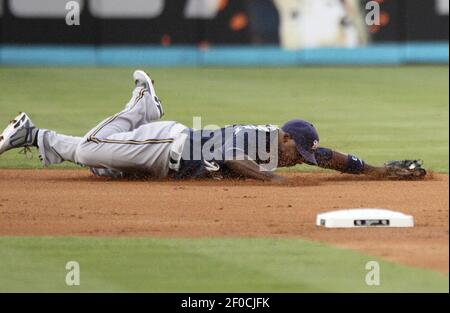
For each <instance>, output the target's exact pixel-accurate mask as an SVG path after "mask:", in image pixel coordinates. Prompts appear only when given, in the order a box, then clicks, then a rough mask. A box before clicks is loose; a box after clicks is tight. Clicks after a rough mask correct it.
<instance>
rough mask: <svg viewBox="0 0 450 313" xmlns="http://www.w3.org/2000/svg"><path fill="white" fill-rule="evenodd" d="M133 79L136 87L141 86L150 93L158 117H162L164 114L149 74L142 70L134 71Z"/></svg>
mask: <svg viewBox="0 0 450 313" xmlns="http://www.w3.org/2000/svg"><path fill="white" fill-rule="evenodd" d="M133 79H134V83H135V84H136V86H137V87H139V86H142V87H144V88H145V89H146V90H148V92H149V93H150V95H151V96H152V97H153V99H154V100H155V103H156V106H157V107H158V110H159V113H160V117H162V116H163V115H164V110H163V108H162V103H161V100H160V99H159V98H158V96H157V95H156V92H155V86H154V83H155V82H154V81H153V79H151V78H150V76H148V74H147V73H146V72H144V71H142V70H136V71H134V73H133Z"/></svg>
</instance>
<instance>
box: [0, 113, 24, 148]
mask: <svg viewBox="0 0 450 313" xmlns="http://www.w3.org/2000/svg"><path fill="white" fill-rule="evenodd" d="M28 119H29V118H28V116H27V114H26V113H20V114H19V115H17V116H16V117H15V118H14V119H13V120H12V121H11V123H9V125H8V126H6V128H5V129H4V130H3V132H2V134H1V135H0V154H2V153H3V152H5V151H7V150H8V145H9V139H10V138H11V136H12V135H14V133H15V132H16V130H17V129H18V128H19V127H21V126H22V125H23V124H25V122H26V121H27V120H28Z"/></svg>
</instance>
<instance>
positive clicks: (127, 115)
mask: <svg viewBox="0 0 450 313" xmlns="http://www.w3.org/2000/svg"><path fill="white" fill-rule="evenodd" d="M133 78H134V81H135V84H136V87H135V89H134V90H133V93H132V96H131V99H130V101H129V102H128V103H127V105H126V106H125V108H124V109H123V110H122V111H120V112H119V113H117V114H115V115H113V116H110V117H108V118H106V119H105V120H103V121H102V122H101V123H99V124H98V125H97V126H95V127H94V128H93V129H91V130H90V131H89V132H88V134H87V135H86V136H85V137H86V139H87V140H91V139H93V140H95V139H96V138H107V137H108V136H110V135H112V134H115V133H123V132H129V131H132V130H134V129H136V128H138V127H139V126H141V125H144V124H147V123H150V122H152V121H156V120H159V119H160V118H161V117H162V116H163V115H164V111H163V109H162V105H161V101H160V100H159V98H158V96H157V95H156V92H155V88H154V86H153V81H152V79H151V78H150V77H149V76H148V75H147V74H146V73H145V72H143V71H140V70H137V71H135V72H134V74H133Z"/></svg>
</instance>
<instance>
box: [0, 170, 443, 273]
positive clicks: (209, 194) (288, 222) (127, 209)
mask: <svg viewBox="0 0 450 313" xmlns="http://www.w3.org/2000/svg"><path fill="white" fill-rule="evenodd" d="M284 175H285V176H287V177H288V178H289V180H288V181H289V182H288V183H287V184H283V185H273V184H267V183H260V182H254V181H227V180H224V181H125V180H107V179H104V178H99V177H94V176H93V175H92V174H90V173H89V172H88V171H85V170H54V169H53V170H6V169H4V170H0V235H2V236H6V235H8V236H22V235H29V236H34V235H48V236H157V237H181V238H182V237H189V238H192V237H291V238H292V237H299V238H307V239H311V240H315V241H320V242H326V243H329V244H332V245H335V246H338V247H343V248H350V249H355V250H359V251H362V252H363V253H366V254H370V255H375V256H380V257H382V258H384V259H387V260H391V261H394V262H398V263H402V264H406V265H411V266H417V267H422V268H429V269H433V270H438V271H440V272H444V273H448V267H449V261H448V256H449V232H448V230H449V227H448V218H449V216H448V212H449V179H448V175H445V174H434V175H432V177H431V178H428V179H426V180H423V181H376V180H370V179H367V178H365V177H354V176H349V175H343V174H334V173H333V174H331V173H296V174H284ZM361 207H376V208H387V209H393V210H398V211H401V212H404V213H407V214H412V215H413V216H414V219H415V227H414V228H405V229H400V228H376V229H373V228H372V229H324V228H319V227H317V226H315V217H316V214H317V213H319V212H324V211H330V210H336V209H344V208H361Z"/></svg>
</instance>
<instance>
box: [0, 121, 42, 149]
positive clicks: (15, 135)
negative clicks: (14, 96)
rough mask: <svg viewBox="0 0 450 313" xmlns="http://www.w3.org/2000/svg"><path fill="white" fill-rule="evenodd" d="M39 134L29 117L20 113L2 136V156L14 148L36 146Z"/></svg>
mask: <svg viewBox="0 0 450 313" xmlns="http://www.w3.org/2000/svg"><path fill="white" fill-rule="evenodd" d="M37 132H38V129H37V128H36V127H35V126H34V125H33V123H32V122H31V119H30V118H29V117H28V115H27V114H26V113H20V114H19V115H18V116H16V117H15V118H14V119H13V120H12V121H11V122H10V124H9V125H8V126H7V127H6V128H5V130H4V131H3V132H2V134H1V135H0V154H2V153H4V152H5V151H8V150H11V149H14V148H27V147H32V146H34V145H35V139H36V134H37Z"/></svg>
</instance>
